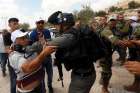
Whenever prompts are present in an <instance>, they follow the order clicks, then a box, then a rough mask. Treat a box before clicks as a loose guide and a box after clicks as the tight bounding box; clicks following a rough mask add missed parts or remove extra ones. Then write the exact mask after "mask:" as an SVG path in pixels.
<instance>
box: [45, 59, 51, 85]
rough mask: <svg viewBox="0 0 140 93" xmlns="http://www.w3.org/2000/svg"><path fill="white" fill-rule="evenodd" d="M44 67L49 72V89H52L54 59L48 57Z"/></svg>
mask: <svg viewBox="0 0 140 93" xmlns="http://www.w3.org/2000/svg"><path fill="white" fill-rule="evenodd" d="M43 67H44V69H45V70H46V72H47V75H48V82H47V84H48V87H52V79H53V67H52V57H51V56H49V57H46V59H45V60H44V63H43Z"/></svg>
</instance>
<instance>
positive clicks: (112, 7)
mask: <svg viewBox="0 0 140 93" xmlns="http://www.w3.org/2000/svg"><path fill="white" fill-rule="evenodd" d="M122 10H123V9H122V8H121V7H120V8H118V7H115V6H111V7H110V8H109V12H119V11H122Z"/></svg>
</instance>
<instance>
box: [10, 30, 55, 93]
mask: <svg viewBox="0 0 140 93" xmlns="http://www.w3.org/2000/svg"><path fill="white" fill-rule="evenodd" d="M26 35H27V32H25V33H23V32H21V31H19V30H16V31H14V32H13V33H12V35H11V39H12V41H13V42H14V47H13V50H14V51H13V52H12V53H11V54H10V55H9V61H10V64H11V66H12V67H13V68H14V69H15V72H16V75H17V79H16V82H17V83H16V85H17V90H18V93H23V92H24V93H43V90H42V88H43V84H42V82H43V79H44V74H45V73H44V71H43V69H42V62H43V60H44V59H45V57H46V56H47V55H49V54H50V53H52V52H53V51H54V48H53V47H51V48H49V47H46V48H45V49H44V50H43V51H42V52H41V53H40V54H39V55H38V56H37V57H36V56H34V54H32V55H30V56H26V51H25V50H24V48H25V49H26V46H27V45H28V43H29V42H28V39H27V36H26Z"/></svg>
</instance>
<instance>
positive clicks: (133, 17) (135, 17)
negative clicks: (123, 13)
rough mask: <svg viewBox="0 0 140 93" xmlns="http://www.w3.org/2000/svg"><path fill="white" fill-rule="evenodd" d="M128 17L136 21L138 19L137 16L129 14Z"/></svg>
mask: <svg viewBox="0 0 140 93" xmlns="http://www.w3.org/2000/svg"><path fill="white" fill-rule="evenodd" d="M129 19H130V20H133V21H137V20H138V18H137V16H131V17H130V18H129Z"/></svg>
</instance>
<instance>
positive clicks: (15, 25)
mask: <svg viewBox="0 0 140 93" xmlns="http://www.w3.org/2000/svg"><path fill="white" fill-rule="evenodd" d="M9 27H10V28H11V30H12V31H15V30H17V29H18V28H19V23H18V22H17V21H11V22H10V23H9Z"/></svg>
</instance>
